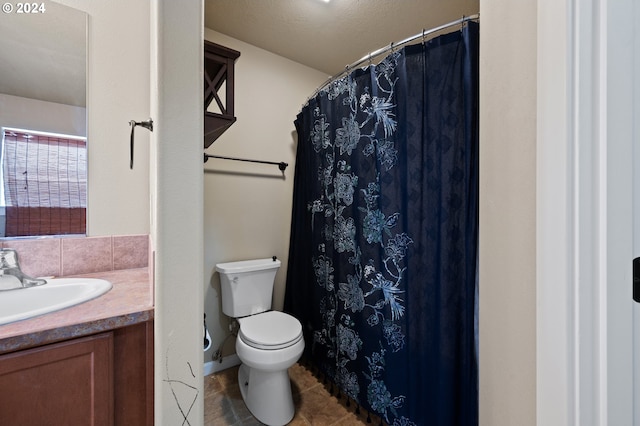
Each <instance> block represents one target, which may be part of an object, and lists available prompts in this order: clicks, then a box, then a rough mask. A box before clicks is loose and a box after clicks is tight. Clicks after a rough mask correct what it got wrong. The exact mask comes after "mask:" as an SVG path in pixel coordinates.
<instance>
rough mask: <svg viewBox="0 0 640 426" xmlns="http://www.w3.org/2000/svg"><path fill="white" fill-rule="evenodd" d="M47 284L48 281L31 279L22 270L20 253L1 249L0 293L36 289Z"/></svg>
mask: <svg viewBox="0 0 640 426" xmlns="http://www.w3.org/2000/svg"><path fill="white" fill-rule="evenodd" d="M46 283H47V280H43V279H40V278H31V277H29V276H28V275H26V274H25V273H24V272H22V271H21V270H20V264H19V263H18V252H16V251H15V250H14V249H8V248H7V249H0V291H2V290H14V289H18V288H28V287H35V286H38V285H43V284H46Z"/></svg>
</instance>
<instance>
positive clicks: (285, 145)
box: [204, 29, 327, 362]
mask: <svg viewBox="0 0 640 426" xmlns="http://www.w3.org/2000/svg"><path fill="white" fill-rule="evenodd" d="M205 39H206V40H209V41H212V42H214V43H218V44H221V45H223V46H226V47H229V48H231V49H235V50H237V51H239V52H240V57H239V58H238V60H237V61H236V65H235V79H236V85H235V114H236V117H237V118H238V120H237V121H236V122H235V123H234V124H233V125H232V126H231V127H230V128H229V129H228V130H227V131H226V132H225V133H224V134H223V135H222V136H221V137H220V138H219V139H218V140H216V141H215V142H214V143H213V144H212V145H211V146H210V147H209V149H208V150H207V151H206V152H207V153H208V154H212V155H222V156H231V157H239V158H250V159H257V160H266V161H275V162H280V161H284V162H285V163H288V164H289V167H287V169H286V170H285V172H284V174H283V173H282V172H280V170H278V167H277V166H273V165H262V164H254V163H243V162H237V161H227V160H218V159H210V160H208V162H207V163H206V164H205V175H204V193H205V196H204V280H205V283H204V291H205V312H206V314H207V325H208V326H209V327H210V332H211V334H212V342H213V345H212V348H211V349H210V350H209V351H208V352H207V353H206V354H205V359H204V360H205V362H207V361H211V354H212V353H213V352H214V351H215V350H216V349H217V348H218V346H219V345H220V344H221V343H222V342H223V340H224V339H225V337H226V336H227V335H228V333H229V331H228V328H227V324H228V320H227V318H226V317H225V316H224V315H223V314H222V311H221V300H220V279H219V275H218V274H217V273H215V264H216V263H220V262H228V261H234V260H243V259H254V258H261V257H271V256H277V257H278V258H279V259H280V260H281V261H282V266H281V268H280V270H279V271H278V274H277V276H276V288H275V291H274V307H275V308H276V309H282V303H283V298H284V287H285V279H286V270H287V257H288V255H289V227H290V224H291V202H292V194H293V172H294V162H295V152H296V143H297V140H296V137H295V134H294V132H295V126H294V124H293V120H294V119H295V117H296V115H297V114H298V112H300V109H301V108H302V104H303V103H304V102H306V99H307V97H308V96H310V95H311V94H312V93H313V92H314V90H315V89H316V88H317V87H318V86H319V85H320V84H321V83H322V82H323V81H325V80H326V79H327V75H326V74H323V73H321V72H319V71H316V70H314V69H311V68H308V67H305V66H303V65H300V64H298V63H295V62H292V61H290V60H288V59H285V58H283V57H281V56H278V55H274V54H272V53H270V52H267V51H265V50H263V49H259V48H257V47H255V46H252V45H249V44H246V43H243V42H241V41H239V40H236V39H233V38H230V37H227V36H225V35H223V34H220V33H217V32H215V31H212V30H209V29H205ZM233 352H235V350H234V342H233V341H232V340H231V339H230V340H229V341H228V342H227V345H225V351H224V353H225V354H228V353H233Z"/></svg>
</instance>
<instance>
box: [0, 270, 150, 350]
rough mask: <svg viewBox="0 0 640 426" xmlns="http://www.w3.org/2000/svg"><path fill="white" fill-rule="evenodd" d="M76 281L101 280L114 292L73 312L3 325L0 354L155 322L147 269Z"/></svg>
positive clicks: (0, 333) (82, 304)
mask: <svg viewBox="0 0 640 426" xmlns="http://www.w3.org/2000/svg"><path fill="white" fill-rule="evenodd" d="M73 277H74V278H75V277H85V278H101V279H104V280H107V281H110V282H111V283H112V284H113V288H112V289H111V290H109V291H108V292H107V293H105V294H104V295H102V296H100V297H98V298H96V299H92V300H89V301H88V302H85V303H81V304H79V305H76V306H72V307H70V308H66V309H62V310H60V311H56V312H51V313H48V314H45V315H40V316H37V317H34V318H30V319H27V320H22V321H16V322H13V323H10V324H6V325H1V326H0V354H2V353H7V352H13V351H16V350H20V349H26V348H30V347H34V346H39V345H43V344H47V343H53V342H58V341H61V340H67V339H70V338H74V337H81V336H88V335H90V334H95V333H99V332H102V331H106V330H113V329H116V328H120V327H125V326H128V325H132V324H136V323H140V322H144V321H148V320H151V319H153V288H152V286H151V285H150V283H149V272H148V269H147V268H139V269H127V270H120V271H109V272H98V273H93V274H83V275H82V276H73ZM65 278H66V277H65ZM68 278H72V277H71V276H70V277H68Z"/></svg>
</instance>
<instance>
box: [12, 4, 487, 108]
mask: <svg viewBox="0 0 640 426" xmlns="http://www.w3.org/2000/svg"><path fill="white" fill-rule="evenodd" d="M478 1H479V0H331V1H330V2H328V3H327V2H325V1H322V0H205V17H204V21H205V26H206V27H207V28H210V29H212V30H214V31H218V32H221V33H223V34H226V35H228V36H230V37H233V38H236V39H238V40H241V41H244V42H246V43H249V44H252V45H254V46H257V47H260V48H263V49H265V50H268V51H270V52H273V53H275V54H278V55H280V56H283V57H286V58H289V59H291V60H293V61H296V62H299V63H301V64H304V65H307V66H309V67H311V68H315V69H317V70H320V71H323V72H325V73H326V74H327V75H335V74H337V73H339V72H340V71H342V70H343V69H344V67H345V66H346V65H349V64H351V63H353V62H355V61H357V60H359V59H360V58H362V57H364V56H366V55H367V54H368V53H369V52H370V51H373V50H376V49H378V48H381V47H383V46H386V45H389V43H391V42H397V41H400V40H403V39H405V38H407V37H410V36H412V35H414V34H417V33H420V32H421V31H422V30H423V29H430V28H433V27H436V26H439V25H442V24H445V23H447V22H451V21H454V20H456V19H459V18H461V17H462V16H463V15H465V16H468V15H472V14H474V13H478V8H479V6H478ZM46 5H47V11H46V13H43V14H34V15H26V14H24V15H18V14H15V13H14V14H10V15H9V14H3V15H4V16H0V18H2V19H0V58H2V61H0V93H5V94H9V95H14V96H22V97H26V98H32V99H40V100H45V101H50V102H57V103H62V104H66V105H76V106H84V105H85V99H86V91H85V87H86V84H85V78H86V77H85V76H86V20H87V18H86V14H85V13H83V12H80V11H77V10H74V9H72V8H69V7H66V6H63V5H60V4H57V3H54V2H51V1H48V2H46ZM123 13H125V12H123ZM9 18H11V19H9Z"/></svg>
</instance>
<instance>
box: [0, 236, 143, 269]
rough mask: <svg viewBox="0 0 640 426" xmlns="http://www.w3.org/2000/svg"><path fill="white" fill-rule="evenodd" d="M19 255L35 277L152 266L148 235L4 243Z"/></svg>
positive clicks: (23, 266) (22, 267) (24, 265)
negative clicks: (150, 263) (150, 264)
mask: <svg viewBox="0 0 640 426" xmlns="http://www.w3.org/2000/svg"><path fill="white" fill-rule="evenodd" d="M2 247H3V248H12V249H15V250H16V251H17V252H18V261H19V262H20V268H21V269H22V271H23V272H24V273H25V274H27V275H29V276H32V277H47V276H54V277H59V276H69V275H79V274H89V273H93V272H105V271H117V270H122V269H135V268H146V267H147V266H149V236H148V235H114V236H106V237H63V238H40V239H16V240H4V241H2Z"/></svg>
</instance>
